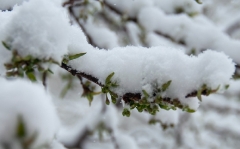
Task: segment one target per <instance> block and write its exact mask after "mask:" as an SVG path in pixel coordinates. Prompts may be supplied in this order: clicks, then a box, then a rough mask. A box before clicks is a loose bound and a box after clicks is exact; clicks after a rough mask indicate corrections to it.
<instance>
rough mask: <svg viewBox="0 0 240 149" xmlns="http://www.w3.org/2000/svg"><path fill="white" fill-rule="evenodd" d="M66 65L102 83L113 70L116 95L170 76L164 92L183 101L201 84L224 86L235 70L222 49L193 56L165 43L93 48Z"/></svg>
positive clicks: (214, 87) (166, 79)
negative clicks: (163, 44) (108, 49)
mask: <svg viewBox="0 0 240 149" xmlns="http://www.w3.org/2000/svg"><path fill="white" fill-rule="evenodd" d="M79 64H87V65H79ZM69 65H70V66H72V67H73V69H76V70H78V71H80V72H85V73H87V74H91V75H93V76H94V77H97V78H98V79H99V82H100V83H102V84H104V82H105V79H106V78H107V76H108V75H109V74H111V73H112V72H115V74H114V76H113V78H112V81H113V82H117V84H118V85H119V86H118V87H117V88H113V90H114V91H115V92H116V93H118V94H119V95H123V94H125V93H129V92H130V93H141V91H142V89H143V87H146V86H150V87H149V92H151V90H153V88H154V85H158V86H162V85H163V84H164V83H166V82H168V81H169V80H172V83H171V85H170V86H169V88H168V89H167V90H166V92H165V93H164V94H163V96H164V97H170V98H179V99H180V100H185V101H187V100H189V99H185V96H186V95H187V94H190V93H192V92H193V91H195V90H198V89H200V88H201V87H202V86H203V85H204V84H206V85H207V86H208V87H209V88H211V89H216V88H218V86H219V85H220V88H224V86H225V85H226V84H228V83H229V81H230V78H231V77H232V75H233V73H234V70H235V66H234V63H233V62H232V60H231V59H229V58H228V57H227V56H226V55H225V54H224V53H219V52H215V51H210V50H208V51H206V52H203V53H202V54H200V55H199V56H198V57H195V56H188V55H185V54H184V53H183V51H181V50H177V49H172V48H169V47H164V46H159V47H152V48H143V47H132V46H128V47H122V48H114V49H112V50H110V51H105V50H99V49H94V48H93V49H89V51H88V52H87V54H85V55H84V56H82V57H81V58H79V59H75V60H73V61H70V62H69ZM99 68H101V69H99Z"/></svg>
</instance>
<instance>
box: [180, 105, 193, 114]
mask: <svg viewBox="0 0 240 149" xmlns="http://www.w3.org/2000/svg"><path fill="white" fill-rule="evenodd" d="M183 111H186V112H188V113H194V112H196V111H195V110H193V109H190V108H189V107H188V106H187V107H184V108H183Z"/></svg>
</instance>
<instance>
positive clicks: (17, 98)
mask: <svg viewBox="0 0 240 149" xmlns="http://www.w3.org/2000/svg"><path fill="white" fill-rule="evenodd" d="M0 88H1V93H0V121H1V125H0V134H1V135H0V144H1V143H9V144H14V141H16V128H17V125H18V118H19V116H20V117H22V119H23V122H24V125H25V129H26V132H27V134H26V136H25V137H26V138H27V137H32V136H33V135H34V134H35V133H37V137H36V140H35V141H34V144H33V145H32V147H38V146H40V145H43V144H47V143H51V141H52V139H53V137H54V135H55V133H56V131H57V129H58V127H59V120H58V117H57V114H56V111H55V108H54V105H53V103H52V102H51V98H50V96H49V95H47V93H46V92H45V90H44V88H43V87H42V86H40V85H37V84H32V83H30V82H27V81H23V80H12V81H10V80H9V81H8V80H5V79H3V78H1V79H0Z"/></svg>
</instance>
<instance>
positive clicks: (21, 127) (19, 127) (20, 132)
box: [16, 116, 26, 138]
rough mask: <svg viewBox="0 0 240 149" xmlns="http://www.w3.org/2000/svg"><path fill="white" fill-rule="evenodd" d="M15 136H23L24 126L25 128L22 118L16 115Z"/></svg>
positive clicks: (24, 132) (24, 134)
mask: <svg viewBox="0 0 240 149" xmlns="http://www.w3.org/2000/svg"><path fill="white" fill-rule="evenodd" d="M16 136H17V137H18V138H23V137H25V136H26V128H25V124H24V122H23V118H22V117H21V116H19V117H18V123H17V129H16Z"/></svg>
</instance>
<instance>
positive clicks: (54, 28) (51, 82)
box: [0, 0, 240, 149]
mask: <svg viewBox="0 0 240 149" xmlns="http://www.w3.org/2000/svg"><path fill="white" fill-rule="evenodd" d="M211 1H212V3H208V6H209V7H211V8H212V7H213V6H212V5H215V3H216V4H219V3H221V2H222V1H221V2H220V0H219V3H217V1H216V0H211ZM213 1H214V2H213ZM21 2H22V1H17V0H14V1H13V0H11V1H10V0H9V1H3V0H0V9H9V8H13V10H12V11H4V12H0V20H1V23H0V41H6V42H7V43H8V44H10V45H11V46H12V50H13V49H14V50H17V51H18V52H19V53H20V54H21V55H22V56H26V55H29V54H30V55H33V56H34V57H37V58H40V59H48V58H53V59H55V60H57V61H58V62H59V63H60V62H61V61H62V58H63V56H64V55H66V54H70V55H73V54H77V53H83V52H86V55H84V56H82V57H80V58H78V59H75V60H72V61H70V62H69V63H68V65H70V66H72V67H73V68H74V69H76V70H77V71H79V72H85V73H87V74H90V75H93V76H94V77H97V78H98V79H99V82H100V83H102V84H104V83H105V79H106V77H107V76H108V75H109V74H111V73H112V72H115V74H114V76H113V78H112V79H111V81H113V82H114V81H116V82H117V84H118V85H119V86H118V87H117V88H111V89H112V90H113V91H115V92H116V93H118V94H119V95H123V94H124V93H128V92H132V93H136V92H137V93H141V92H142V90H143V89H144V90H146V91H147V92H148V93H152V92H153V88H154V86H155V85H159V86H161V85H162V84H164V83H166V82H167V81H169V80H172V83H171V85H170V86H169V88H168V89H167V90H166V91H165V92H163V93H161V95H162V96H163V97H171V98H179V99H180V101H181V102H182V104H184V105H188V106H189V107H190V108H192V109H195V110H196V109H198V111H197V112H196V113H195V114H192V115H191V116H190V115H189V118H188V119H185V118H184V115H185V114H186V113H182V112H180V110H176V111H172V110H170V111H165V110H162V109H160V111H159V113H157V114H156V115H155V116H152V115H149V114H148V113H147V112H142V113H139V112H137V110H136V109H135V110H132V111H131V117H130V118H127V117H122V113H121V111H122V107H120V108H119V107H116V106H115V105H113V104H111V105H109V106H106V105H104V104H103V103H104V102H103V101H105V95H98V96H95V97H94V100H93V102H92V105H91V107H89V102H88V101H87V99H85V98H82V97H80V96H81V94H82V92H83V90H82V87H81V85H80V83H79V80H78V78H76V77H75V78H73V76H72V81H73V86H72V88H70V90H69V91H68V93H67V94H66V96H65V97H64V98H63V99H60V97H59V95H60V93H61V91H62V89H63V88H64V86H65V85H66V84H67V83H68V81H69V80H67V79H66V80H65V79H62V76H63V75H67V74H68V75H70V74H69V73H68V72H67V71H65V72H64V71H63V70H62V69H61V68H60V67H59V68H55V69H54V75H52V76H51V77H48V78H47V91H45V90H44V89H43V87H42V86H41V85H37V84H32V83H30V82H27V81H23V80H5V79H3V78H1V79H0V87H1V92H0V121H1V122H3V123H2V124H1V125H0V134H1V135H0V148H1V149H2V148H3V147H2V146H1V143H3V142H8V143H13V142H16V140H15V139H14V137H15V128H16V123H17V117H18V116H19V115H21V116H22V117H23V119H24V122H25V123H26V126H27V129H28V132H29V135H30V134H32V133H34V132H36V131H37V132H38V133H39V136H38V138H37V140H36V142H35V144H34V147H35V146H36V147H38V146H39V145H42V144H45V143H48V144H49V145H50V147H49V148H52V149H55V148H56V149H65V147H64V146H63V144H64V145H71V144H72V143H76V142H77V141H78V140H77V139H78V137H79V136H81V135H83V134H84V132H85V131H86V130H88V131H91V132H92V134H93V135H87V137H86V138H84V139H85V141H84V142H83V144H81V147H83V148H89V149H90V148H109V149H111V148H113V149H114V148H115V146H114V145H115V144H114V141H113V140H111V135H110V134H107V133H105V135H104V137H106V138H104V139H103V141H100V140H99V138H98V136H97V132H98V128H97V127H98V125H99V124H100V123H104V125H105V126H106V127H107V128H109V129H111V130H112V134H113V136H115V139H116V143H117V144H118V145H119V149H121V148H131V149H135V148H136V149H137V148H141V149H145V148H146V149H149V148H153V149H154V148H166V149H168V148H201V149H202V148H234V147H236V148H238V146H239V143H238V142H239V135H238V134H239V132H240V130H239V127H238V126H239V124H240V121H239V120H238V117H237V116H238V114H239V111H240V110H239V95H240V94H239V86H240V84H239V81H235V80H230V79H231V78H232V75H233V73H234V70H235V66H234V65H235V64H234V63H233V62H232V60H231V58H232V59H233V60H234V62H235V63H238V64H239V62H240V61H239V47H240V42H239V41H238V40H233V39H231V38H230V37H228V35H226V34H225V33H223V31H222V29H224V28H226V26H227V25H228V23H229V22H234V19H236V18H239V16H238V15H236V16H234V15H233V17H229V14H228V13H227V12H228V10H229V11H230V10H231V8H232V7H228V9H224V11H221V10H216V11H217V12H219V13H218V15H216V16H214V15H213V17H209V16H208V18H207V17H206V16H204V14H202V13H205V12H202V10H205V8H206V5H199V4H197V3H196V2H195V1H194V0H182V1H179V0H168V1H164V0H133V1H129V0H121V1H120V0H106V2H108V3H110V4H111V6H113V7H114V8H116V9H117V10H120V11H121V12H122V13H123V14H125V15H126V16H129V17H131V18H132V21H128V20H127V21H126V22H127V23H125V22H122V23H123V24H121V25H122V28H123V29H124V31H123V32H124V33H121V32H118V31H114V28H113V30H110V29H109V25H108V24H107V23H106V22H104V21H103V20H101V19H102V18H101V17H96V18H94V17H95V16H88V18H93V20H94V21H93V20H91V22H84V21H83V20H81V19H80V22H81V23H82V24H83V25H85V27H86V30H87V31H88V33H89V35H90V36H91V37H92V38H93V39H94V41H95V42H96V43H97V45H98V46H99V47H102V48H103V49H102V48H100V49H99V48H94V47H93V46H91V45H90V44H89V43H88V42H87V40H86V36H85V35H84V33H83V31H82V30H81V29H80V28H79V27H77V26H75V25H76V22H74V21H73V22H71V23H72V24H73V25H71V24H70V20H69V18H68V15H67V13H66V10H67V7H66V8H62V6H61V4H60V3H61V0H51V1H49V0H30V1H26V2H24V3H21ZM88 2H89V4H87V6H86V7H87V10H89V11H90V12H91V13H94V12H96V13H98V12H101V11H103V9H105V8H104V7H102V6H101V5H100V2H99V1H95V0H89V1H88ZM235 2H236V1H235ZM235 2H234V4H235ZM17 3H18V4H19V6H14V5H15V4H17ZM20 3H21V4H20ZM204 3H207V1H204ZM232 3H233V2H231V5H233V4H232ZM223 6H224V5H223ZM76 7H77V6H76ZM84 7H85V5H84ZM177 7H183V10H184V12H183V13H181V14H177V15H176V14H175V13H176V12H175V10H176V8H177ZM95 8H96V10H95ZM222 8H225V7H222ZM235 9H236V10H238V8H237V6H236V8H235ZM235 9H234V10H233V11H231V14H237V13H234V11H235ZM79 10H80V9H77V8H76V9H74V12H75V13H76V14H80V13H81V12H80V11H79ZM77 11H79V12H77ZM106 13H112V12H111V10H109V11H107V12H106ZM185 13H186V14H185ZM191 13H199V14H198V15H196V16H194V17H189V15H190V14H191ZM223 14H224V15H223ZM110 15H111V14H109V16H110ZM116 15H117V14H114V15H112V17H113V18H114V17H116ZM221 15H223V17H222V18H221V19H219V18H218V19H219V20H217V19H216V18H215V19H216V20H214V19H213V18H214V17H219V16H221ZM96 16H97V15H96ZM121 17H122V16H119V18H118V19H119V20H118V21H121V20H120V18H121ZM95 19H96V20H95ZM134 19H136V20H134ZM210 19H212V20H214V21H215V22H214V21H212V20H210ZM99 20H100V21H99ZM226 20H228V21H226ZM229 20H230V21H229ZM225 21H226V22H228V23H223V22H225ZM216 22H217V23H219V24H221V25H222V26H220V27H217V26H216V24H215V23H216ZM124 23H125V24H124ZM74 24H75V25H74ZM219 24H218V25H219ZM142 27H144V30H142ZM120 34H121V35H120ZM140 34H144V39H143V40H144V41H142V40H140V38H139V35H140ZM123 35H124V36H125V35H129V36H130V38H131V41H130V43H131V44H132V45H137V46H135V47H134V46H126V47H118V46H119V45H121V44H122V43H120V44H119V43H118V42H119V41H121V38H122V36H123ZM165 35H166V36H165ZM167 37H168V38H167ZM143 42H146V43H143ZM178 42H181V43H183V44H184V45H181V44H179V43H178ZM140 45H144V46H149V47H150V48H146V47H140ZM152 46H153V47H152ZM170 47H172V48H170ZM110 49H111V50H110ZM180 49H181V50H180ZM192 49H195V50H196V52H197V56H188V55H186V54H185V53H189V50H192ZM206 49H211V50H206ZM212 50H215V51H212ZM203 51H204V52H203ZM216 51H222V52H216ZM223 52H224V53H225V54H224V53H223ZM227 55H228V56H229V57H230V58H229V57H228V56H227ZM10 60H11V51H7V50H6V48H4V47H3V45H2V44H0V64H1V65H0V75H1V76H4V73H5V69H4V66H3V65H2V64H3V63H6V62H9V61H10ZM56 67H58V66H56ZM59 69H61V70H59ZM11 79H12V78H11ZM38 83H40V82H38ZM203 84H206V85H207V86H208V87H210V88H211V89H216V88H218V86H219V85H220V90H219V91H218V94H217V95H211V96H209V97H203V99H202V100H203V103H201V106H200V107H199V100H198V99H197V98H196V97H195V98H185V96H186V95H187V94H189V93H191V92H193V91H195V90H198V89H200V88H201V87H202V85H203ZM227 84H230V87H229V90H228V91H227V92H226V93H225V94H219V93H220V92H221V91H223V90H224V88H225V85H227ZM97 90H98V91H100V90H101V89H100V87H98V88H97ZM46 92H47V93H46ZM50 96H51V97H50ZM52 98H53V99H54V103H52V102H51V100H52ZM150 100H151V99H150ZM126 107H128V105H126ZM55 108H56V110H57V112H56V111H55ZM58 117H60V123H61V125H60V124H59V120H58ZM152 118H155V119H157V120H160V121H161V122H163V123H164V124H168V125H171V124H174V126H175V128H174V129H172V128H168V129H167V130H165V131H164V130H163V128H162V127H161V126H160V124H156V125H149V124H148V121H149V120H150V119H152ZM58 128H59V131H57V129H58ZM226 132H227V133H226ZM2 134H4V135H2ZM55 134H56V136H55ZM54 136H55V137H54ZM179 138H180V140H182V141H180V142H181V143H182V144H181V143H180V144H178V143H179V142H178V141H179V140H178V139H179ZM226 138H227V139H226ZM12 145H13V148H17V147H15V146H14V145H17V144H14V143H13V144H12ZM181 145H182V146H181Z"/></svg>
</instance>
